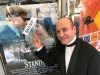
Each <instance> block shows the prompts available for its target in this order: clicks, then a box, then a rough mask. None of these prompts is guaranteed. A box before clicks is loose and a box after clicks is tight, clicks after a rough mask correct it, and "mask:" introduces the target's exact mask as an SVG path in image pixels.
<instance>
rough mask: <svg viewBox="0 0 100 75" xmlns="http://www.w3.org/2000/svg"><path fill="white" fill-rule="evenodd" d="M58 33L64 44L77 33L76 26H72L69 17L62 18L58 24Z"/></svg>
mask: <svg viewBox="0 0 100 75" xmlns="http://www.w3.org/2000/svg"><path fill="white" fill-rule="evenodd" d="M56 33H57V37H58V39H59V40H60V41H61V43H62V44H66V45H67V44H68V43H69V42H70V41H71V40H72V39H73V38H74V36H75V34H76V28H75V26H73V27H72V26H71V23H70V20H69V19H65V18H63V19H60V20H58V22H57V24H56Z"/></svg>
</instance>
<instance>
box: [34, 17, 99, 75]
mask: <svg viewBox="0 0 100 75" xmlns="http://www.w3.org/2000/svg"><path fill="white" fill-rule="evenodd" d="M56 34H57V39H58V40H57V42H56V47H55V48H53V50H52V51H51V52H49V53H47V52H46V48H45V47H44V46H42V44H41V41H40V39H39V38H38V37H37V35H36V34H35V33H34V34H33V35H34V38H33V45H34V47H35V48H36V50H37V51H36V53H35V54H36V55H37V56H38V57H39V58H41V59H42V60H43V61H44V62H45V63H47V64H54V63H58V65H59V69H60V71H61V75H100V53H99V52H98V51H97V50H96V49H95V48H94V47H93V46H92V45H90V44H88V43H87V42H85V41H83V40H81V39H80V38H78V37H77V36H76V27H75V25H74V24H73V21H72V20H71V19H70V18H61V19H59V20H58V21H57V23H56Z"/></svg>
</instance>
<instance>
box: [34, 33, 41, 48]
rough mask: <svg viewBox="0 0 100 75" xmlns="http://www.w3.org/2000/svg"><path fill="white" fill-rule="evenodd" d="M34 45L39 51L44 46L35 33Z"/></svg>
mask: <svg viewBox="0 0 100 75" xmlns="http://www.w3.org/2000/svg"><path fill="white" fill-rule="evenodd" d="M32 43H33V45H34V47H35V48H36V49H38V48H40V47H41V46H42V43H41V40H40V39H39V37H38V36H37V35H36V34H35V33H33V39H32Z"/></svg>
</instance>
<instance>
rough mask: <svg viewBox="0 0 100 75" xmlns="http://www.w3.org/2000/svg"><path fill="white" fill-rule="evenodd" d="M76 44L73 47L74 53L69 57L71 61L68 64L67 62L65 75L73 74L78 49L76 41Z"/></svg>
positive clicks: (78, 45) (78, 44)
mask: <svg viewBox="0 0 100 75" xmlns="http://www.w3.org/2000/svg"><path fill="white" fill-rule="evenodd" d="M77 42H78V43H77V44H76V45H75V48H74V51H73V53H72V56H71V59H70V62H69V67H68V71H67V75H73V73H74V69H75V64H76V61H77V56H78V52H79V47H80V43H79V40H77Z"/></svg>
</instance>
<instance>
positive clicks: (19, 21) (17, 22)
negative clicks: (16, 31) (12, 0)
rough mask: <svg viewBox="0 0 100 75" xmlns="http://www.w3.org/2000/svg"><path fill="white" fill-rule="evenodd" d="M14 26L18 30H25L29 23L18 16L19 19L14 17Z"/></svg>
mask: <svg viewBox="0 0 100 75" xmlns="http://www.w3.org/2000/svg"><path fill="white" fill-rule="evenodd" d="M13 24H14V25H15V26H16V27H18V28H24V27H25V26H26V24H27V21H26V20H24V19H23V18H22V17H20V16H18V17H16V16H15V17H14V21H13Z"/></svg>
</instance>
